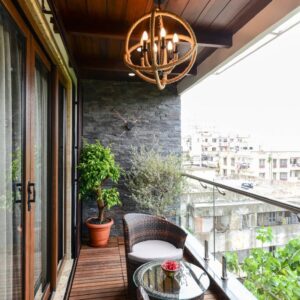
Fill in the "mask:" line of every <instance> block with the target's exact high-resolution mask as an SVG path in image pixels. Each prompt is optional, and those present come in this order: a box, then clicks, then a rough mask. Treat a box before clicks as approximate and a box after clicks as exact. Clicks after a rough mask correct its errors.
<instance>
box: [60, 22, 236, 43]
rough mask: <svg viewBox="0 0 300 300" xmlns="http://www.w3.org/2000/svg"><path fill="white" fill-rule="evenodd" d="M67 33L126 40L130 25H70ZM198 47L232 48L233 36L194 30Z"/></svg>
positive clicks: (120, 23)
mask: <svg viewBox="0 0 300 300" xmlns="http://www.w3.org/2000/svg"><path fill="white" fill-rule="evenodd" d="M66 30H67V32H68V33H69V34H70V35H72V36H75V37H76V36H80V37H81V36H85V37H90V38H98V39H112V40H125V38H126V34H127V32H128V30H129V25H128V24H127V23H122V22H109V21H108V22H105V23H103V24H97V25H95V24H94V25H91V26H89V25H85V26H83V25H82V23H80V22H79V23H77V25H69V26H67V27H66ZM193 30H194V32H195V35H196V38H197V42H198V46H201V47H211V48H230V47H231V46H232V34H231V33H226V32H212V31H207V30H203V29H197V28H193ZM172 31H173V32H177V33H181V31H180V29H177V30H176V29H172ZM132 39H133V40H135V41H139V40H140V39H141V35H140V34H139V35H133V36H132Z"/></svg>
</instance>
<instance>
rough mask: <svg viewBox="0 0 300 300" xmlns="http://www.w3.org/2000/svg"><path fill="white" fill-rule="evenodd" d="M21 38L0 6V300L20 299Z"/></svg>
mask: <svg viewBox="0 0 300 300" xmlns="http://www.w3.org/2000/svg"><path fill="white" fill-rule="evenodd" d="M24 45H25V41H24V37H22V36H21V34H20V32H19V31H18V29H17V28H16V26H15V24H13V23H12V21H11V20H10V18H9V16H8V14H7V13H6V12H5V11H4V9H3V8H2V6H1V5H0V141H1V143H0V238H1V243H0V299H5V300H10V299H22V290H23V287H22V284H23V283H22V276H23V265H22V261H23V248H22V245H23V216H22V194H21V192H20V191H21V189H22V183H23V180H22V178H23V176H22V165H23V164H22V161H23V148H22V145H23V137H22V130H23V128H22V127H23V114H22V108H23V99H24V97H23V96H24V91H23V82H24V77H23V73H24V72H23V71H24V49H25V46H24Z"/></svg>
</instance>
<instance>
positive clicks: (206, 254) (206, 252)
mask: <svg viewBox="0 0 300 300" xmlns="http://www.w3.org/2000/svg"><path fill="white" fill-rule="evenodd" d="M204 259H205V260H209V255H208V241H207V240H205V241H204Z"/></svg>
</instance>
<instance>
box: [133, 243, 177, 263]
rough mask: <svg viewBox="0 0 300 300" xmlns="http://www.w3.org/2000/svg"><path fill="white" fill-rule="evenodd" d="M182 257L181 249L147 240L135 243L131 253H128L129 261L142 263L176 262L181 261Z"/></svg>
mask: <svg viewBox="0 0 300 300" xmlns="http://www.w3.org/2000/svg"><path fill="white" fill-rule="evenodd" d="M182 257H183V251H182V249H178V248H176V247H175V246H174V245H172V244H170V243H168V242H165V241H160V240H149V241H144V242H140V243H137V244H135V245H134V246H133V247H132V252H131V253H128V258H129V259H130V260H134V261H138V262H142V263H144V262H148V261H152V260H165V259H172V260H177V259H182Z"/></svg>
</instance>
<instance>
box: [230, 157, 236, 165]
mask: <svg viewBox="0 0 300 300" xmlns="http://www.w3.org/2000/svg"><path fill="white" fill-rule="evenodd" d="M234 165H235V159H234V157H232V158H231V166H233V167H234Z"/></svg>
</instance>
